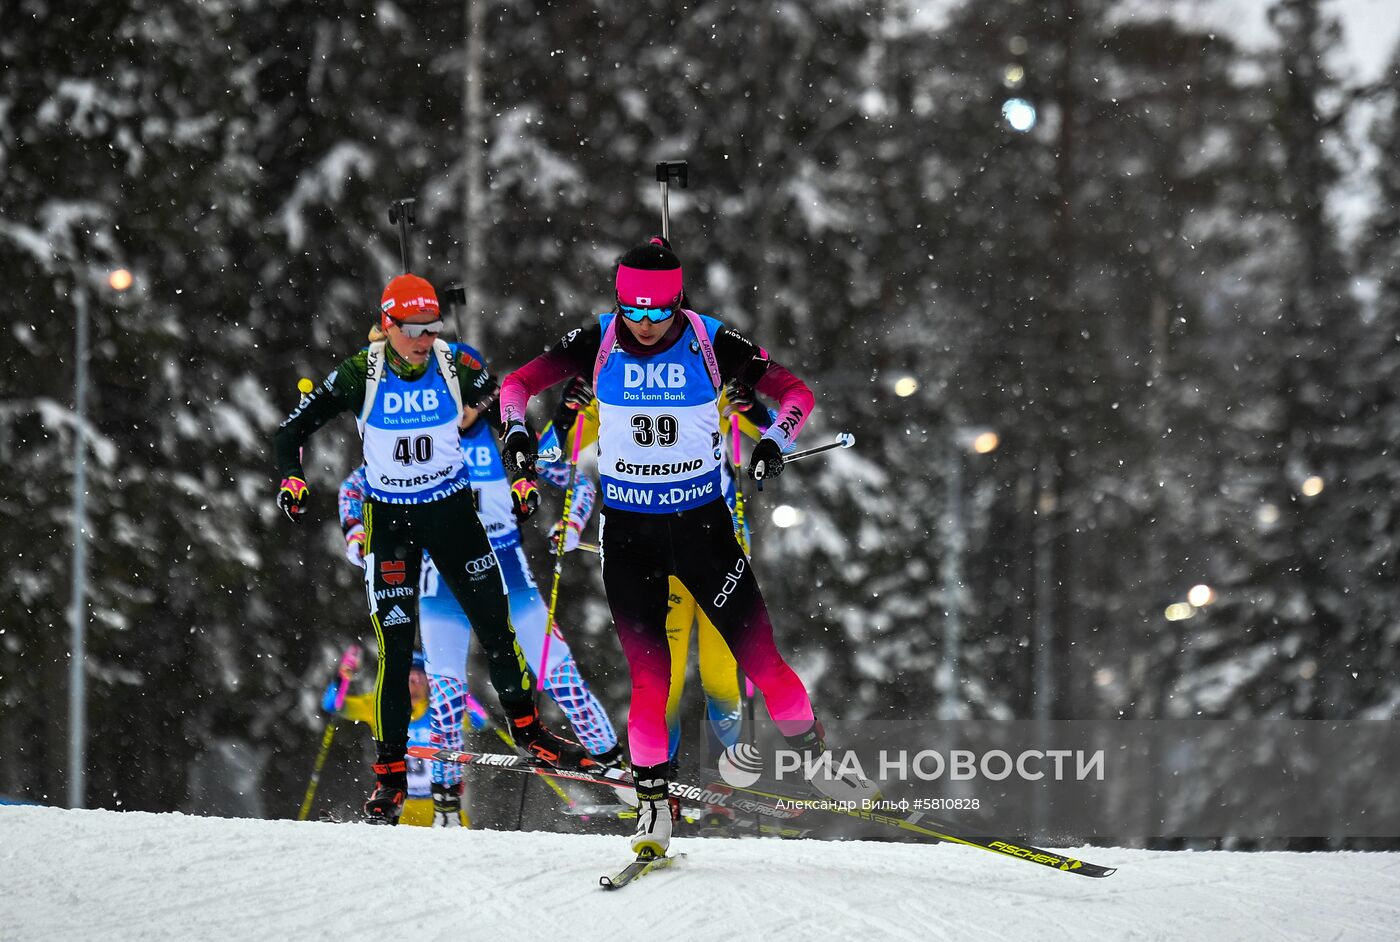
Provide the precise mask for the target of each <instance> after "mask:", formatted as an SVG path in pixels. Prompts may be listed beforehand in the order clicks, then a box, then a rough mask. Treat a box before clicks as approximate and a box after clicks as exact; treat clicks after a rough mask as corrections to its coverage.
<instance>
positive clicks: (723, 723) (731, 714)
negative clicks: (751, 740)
mask: <svg viewBox="0 0 1400 942" xmlns="http://www.w3.org/2000/svg"><path fill="white" fill-rule="evenodd" d="M697 615H698V616H699V619H700V631H699V637H700V640H699V644H698V647H699V650H700V687H701V689H703V690H704V691H705V714H706V716H708V717H709V720H710V732H711V733H713V734H714V737H715V740H716V742H717V743H718V744H719V748H720V751H721V752H722V751H724V750H725V749H728V748H729V747H730V746H732V745H734V744H735V743H737V742H738V741H739V736H740V734H742V732H743V722H744V720H743V717H744V714H743V710H742V709H741V708H740V703H739V665H738V663H737V662H736V661H735V660H734V655H733V654H732V653H731V652H730V650H729V645H727V644H725V642H724V638H723V637H722V636H721V635H720V633H719V629H718V628H716V627H715V625H714V622H712V621H710V618H709V616H708V615H706V614H705V613H704V612H703V611H702V612H697Z"/></svg>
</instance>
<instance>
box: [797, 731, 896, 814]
mask: <svg viewBox="0 0 1400 942" xmlns="http://www.w3.org/2000/svg"><path fill="white" fill-rule="evenodd" d="M783 738H784V739H786V740H787V744H788V746H789V747H790V748H792V749H794V750H796V751H797V752H800V753H801V754H802V773H803V774H804V775H806V776H807V781H808V782H809V783H810V784H811V785H812V787H813V788H815V789H816V790H817V791H819V792H821V793H822V794H823V795H825V796H826V797H827V798H830V799H831V800H832V801H857V802H859V801H876V800H878V799H879V797H880V786H878V785H876V784H875V783H874V782H872V781H870V780H869V779H868V778H866V777H865V776H864V775H861V774H860V773H859V772H854V771H846V772H842V771H841V770H840V768H838V767H837V766H836V765H835V763H833V762H832V759H831V756H830V754H829V753H828V752H827V751H826V742H825V740H824V736H823V730H822V724H821V723H819V722H814V723H813V724H812V728H811V729H809V730H807V732H805V733H800V734H798V735H796V736H784V737H783Z"/></svg>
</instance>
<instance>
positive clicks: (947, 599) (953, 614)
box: [938, 428, 1001, 722]
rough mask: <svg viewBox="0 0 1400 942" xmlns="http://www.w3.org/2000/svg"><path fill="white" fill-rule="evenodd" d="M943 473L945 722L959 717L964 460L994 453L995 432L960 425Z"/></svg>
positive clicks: (997, 440) (942, 709) (942, 675)
mask: <svg viewBox="0 0 1400 942" xmlns="http://www.w3.org/2000/svg"><path fill="white" fill-rule="evenodd" d="M952 439H953V440H952V443H951V445H952V447H950V448H949V449H948V455H949V461H948V468H947V473H946V474H945V475H944V477H945V479H946V481H947V485H948V493H947V498H946V502H945V504H946V508H947V512H946V514H945V516H944V520H943V564H942V566H941V567H940V568H941V570H942V575H943V664H942V667H941V668H940V670H939V674H940V680H941V681H942V687H943V699H942V703H941V704H940V706H939V710H938V716H939V719H940V720H943V721H944V722H950V721H952V720H956V719H957V718H958V704H959V697H958V659H959V657H960V656H961V654H962V591H963V578H962V558H963V553H964V552H966V550H967V521H966V519H965V517H966V515H965V514H964V513H963V493H962V492H963V481H962V478H963V461H964V458H965V456H966V455H967V453H968V452H972V453H974V454H979V455H986V454H991V453H992V452H993V451H995V450H996V449H997V446H998V445H999V444H1000V443H1001V440H1000V438H999V437H998V436H997V433H996V432H993V431H991V430H990V429H981V428H958V429H956V430H955V431H954V432H953V436H952Z"/></svg>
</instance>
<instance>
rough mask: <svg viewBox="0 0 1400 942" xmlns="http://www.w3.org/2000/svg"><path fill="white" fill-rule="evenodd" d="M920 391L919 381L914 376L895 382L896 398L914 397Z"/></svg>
mask: <svg viewBox="0 0 1400 942" xmlns="http://www.w3.org/2000/svg"><path fill="white" fill-rule="evenodd" d="M918 391H919V381H918V380H917V379H915V378H914V377H912V376H901V377H900V378H899V379H897V380H895V383H894V394H895V395H896V396H901V397H905V396H912V395H914V393H916V392H918Z"/></svg>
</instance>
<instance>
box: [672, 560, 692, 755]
mask: <svg viewBox="0 0 1400 942" xmlns="http://www.w3.org/2000/svg"><path fill="white" fill-rule="evenodd" d="M666 591H667V594H668V599H667V604H668V606H669V607H668V608H667V610H666V645H667V647H669V648H670V649H671V692H670V694H669V695H668V696H667V698H666V729H667V730H668V731H669V735H670V738H669V740H668V749H667V754H668V755H669V756H670V758H671V761H673V762H674V761H675V759H676V753H677V752H679V751H680V747H681V697H682V696H683V695H684V694H685V672H686V668H687V667H688V666H689V665H690V629H691V626H693V625H694V624H695V613H696V608H695V597H694V596H693V595H691V594H690V590H689V589H687V588H686V587H685V586H683V585H681V581H680V580H679V579H677V578H676V577H675V576H670V577H668V578H667V580H666Z"/></svg>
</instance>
